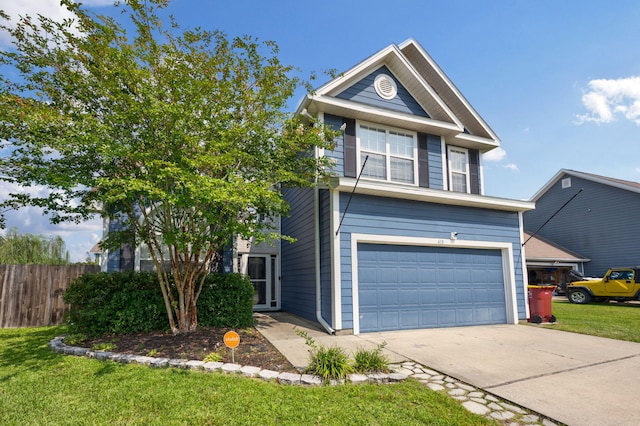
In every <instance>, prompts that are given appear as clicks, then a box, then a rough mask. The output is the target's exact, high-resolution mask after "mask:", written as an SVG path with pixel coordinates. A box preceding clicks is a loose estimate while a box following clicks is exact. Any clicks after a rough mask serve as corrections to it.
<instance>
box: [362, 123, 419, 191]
mask: <svg viewBox="0 0 640 426" xmlns="http://www.w3.org/2000/svg"><path fill="white" fill-rule="evenodd" d="M358 136H359V142H360V144H359V152H360V155H359V158H360V163H359V167H362V164H364V162H365V159H367V156H368V159H367V162H366V165H365V167H364V170H363V171H362V176H363V177H367V178H371V179H380V180H386V181H390V182H400V183H408V184H415V182H416V138H415V135H414V134H411V133H406V132H402V131H398V130H392V129H385V128H379V127H373V126H367V125H361V126H359V128H358Z"/></svg>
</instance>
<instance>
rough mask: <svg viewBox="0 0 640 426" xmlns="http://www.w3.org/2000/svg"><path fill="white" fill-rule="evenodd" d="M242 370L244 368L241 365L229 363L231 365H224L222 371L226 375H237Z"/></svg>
mask: <svg viewBox="0 0 640 426" xmlns="http://www.w3.org/2000/svg"><path fill="white" fill-rule="evenodd" d="M241 368H242V366H241V365H240V364H231V363H230V362H229V363H224V364H222V367H221V370H222V371H223V372H224V373H237V372H239V371H240V369H241Z"/></svg>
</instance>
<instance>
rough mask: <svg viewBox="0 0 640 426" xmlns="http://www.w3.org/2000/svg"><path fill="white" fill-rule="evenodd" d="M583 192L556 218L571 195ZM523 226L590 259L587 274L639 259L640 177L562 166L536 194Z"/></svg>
mask: <svg viewBox="0 0 640 426" xmlns="http://www.w3.org/2000/svg"><path fill="white" fill-rule="evenodd" d="M576 194H578V195H577V196H576V197H575V198H574V199H573V200H572V201H571V202H569V203H568V204H567V205H566V206H565V207H564V208H563V209H562V210H561V211H560V212H559V213H558V214H557V215H556V216H555V217H553V219H551V220H549V218H551V216H552V215H553V214H554V213H555V212H556V211H558V209H560V208H561V207H562V206H563V205H564V204H565V203H567V202H568V201H569V200H570V199H571V197H573V196H574V195H576ZM530 201H532V202H535V205H536V209H535V210H532V211H528V212H526V213H525V214H524V227H525V229H526V230H527V231H529V232H535V231H536V230H537V229H538V228H540V227H541V226H542V225H543V224H544V223H545V222H546V221H547V220H549V222H548V223H547V224H546V225H544V226H543V227H542V228H541V229H540V231H539V232H538V234H537V235H540V236H541V237H544V238H546V239H547V240H550V241H553V242H554V243H556V244H559V245H561V246H562V247H566V248H567V249H569V250H571V251H573V252H576V253H580V254H581V255H583V256H585V257H587V258H589V259H590V261H589V262H587V263H585V264H584V274H585V275H588V276H597V277H601V276H603V275H604V273H605V272H607V270H608V269H609V268H612V267H618V266H637V265H640V250H639V249H638V244H639V242H640V183H638V182H630V181H625V180H621V179H614V178H609V177H605V176H598V175H594V174H591V173H584V172H578V171H575V170H567V169H562V170H560V171H559V172H558V173H556V175H555V176H553V178H552V179H551V180H550V181H549V182H547V184H546V185H544V186H543V187H542V188H541V189H540V190H539V191H538V192H537V193H536V194H535V195H534V196H533V197H532V198H531V200H530Z"/></svg>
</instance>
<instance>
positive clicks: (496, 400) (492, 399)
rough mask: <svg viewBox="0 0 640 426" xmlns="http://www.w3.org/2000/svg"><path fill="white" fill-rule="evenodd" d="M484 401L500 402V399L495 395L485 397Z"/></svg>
mask: <svg viewBox="0 0 640 426" xmlns="http://www.w3.org/2000/svg"><path fill="white" fill-rule="evenodd" d="M484 399H486V400H487V401H491V402H498V401H499V400H498V398H496V397H495V396H493V395H489V394H487V395H486V396H485V397H484Z"/></svg>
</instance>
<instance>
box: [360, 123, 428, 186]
mask: <svg viewBox="0 0 640 426" xmlns="http://www.w3.org/2000/svg"><path fill="white" fill-rule="evenodd" d="M362 126H364V127H367V128H368V129H373V130H384V132H385V152H384V153H378V152H373V154H380V155H384V157H385V168H386V172H387V176H386V179H380V178H375V177H368V176H364V174H363V176H362V177H361V179H365V180H371V181H375V182H389V183H395V184H400V185H411V186H418V184H419V182H418V180H419V172H418V167H419V166H418V133H417V132H415V131H413V130H406V129H402V128H399V127H393V126H388V125H386V124H378V123H370V122H368V121H361V120H356V170H361V168H362V160H361V157H362V147H361V143H360V137H361V135H362V132H361V127H362ZM389 132H393V133H399V134H402V135H406V136H411V137H412V139H413V156H412V157H411V158H409V157H405V156H402V155H398V154H391V152H390V151H389V142H388V141H387V139H388V137H389ZM365 151H367V150H365ZM392 157H393V158H400V159H404V160H409V159H410V160H411V161H413V183H408V182H398V181H393V180H391V158H392Z"/></svg>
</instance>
